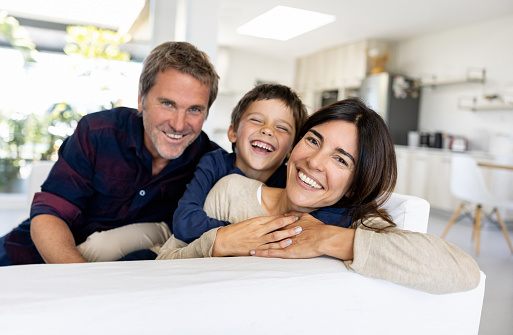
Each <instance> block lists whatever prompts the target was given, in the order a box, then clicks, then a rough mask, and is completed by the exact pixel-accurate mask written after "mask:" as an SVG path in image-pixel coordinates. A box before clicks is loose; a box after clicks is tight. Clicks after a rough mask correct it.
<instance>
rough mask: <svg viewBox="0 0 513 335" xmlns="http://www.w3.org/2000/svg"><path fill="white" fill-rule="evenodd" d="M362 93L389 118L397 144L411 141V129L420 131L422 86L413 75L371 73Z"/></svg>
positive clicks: (389, 124) (370, 105)
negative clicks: (409, 138)
mask: <svg viewBox="0 0 513 335" xmlns="http://www.w3.org/2000/svg"><path fill="white" fill-rule="evenodd" d="M359 97H360V98H361V99H362V100H363V101H364V102H365V103H366V104H367V106H369V107H370V108H372V109H373V110H375V111H376V113H378V114H379V115H381V117H382V118H383V119H384V120H385V122H386V124H387V125H388V130H389V131H390V134H391V135H392V140H393V142H394V144H399V145H407V144H408V132H410V131H417V130H418V122H419V100H420V89H419V86H418V85H417V83H416V82H415V81H414V80H413V79H411V78H407V77H405V76H401V75H395V74H390V73H387V72H383V73H377V74H372V75H368V76H367V77H366V78H365V79H364V80H363V81H362V85H361V86H360V90H359Z"/></svg>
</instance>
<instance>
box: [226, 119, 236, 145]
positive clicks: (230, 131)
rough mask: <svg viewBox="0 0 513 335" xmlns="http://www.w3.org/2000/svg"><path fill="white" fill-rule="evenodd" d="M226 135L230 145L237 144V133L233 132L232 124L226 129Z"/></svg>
mask: <svg viewBox="0 0 513 335" xmlns="http://www.w3.org/2000/svg"><path fill="white" fill-rule="evenodd" d="M227 135H228V140H229V141H230V142H231V143H235V142H237V131H236V130H235V127H234V126H233V124H231V125H230V127H228V132H227Z"/></svg>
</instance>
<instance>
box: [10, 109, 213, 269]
mask: <svg viewBox="0 0 513 335" xmlns="http://www.w3.org/2000/svg"><path fill="white" fill-rule="evenodd" d="M218 148H219V146H218V145H217V144H215V143H214V142H211V141H210V140H209V138H208V136H207V135H206V134H205V133H203V132H202V133H201V134H200V135H199V136H198V138H197V139H196V140H195V141H194V142H193V143H192V144H191V145H189V147H187V149H186V150H185V151H184V153H183V154H182V155H181V156H180V157H178V158H176V159H173V160H171V161H170V162H169V164H168V165H167V166H166V167H165V168H164V169H163V170H162V171H161V172H160V173H159V174H158V175H157V176H155V177H152V157H151V154H150V153H149V151H148V150H147V149H146V147H145V146H144V128H143V123H142V118H141V117H140V116H139V115H137V110H135V109H131V108H124V107H120V108H115V109H113V110H109V111H102V112H97V113H93V114H89V115H86V116H84V117H83V118H82V119H81V120H80V122H79V123H78V126H77V129H76V130H75V133H74V134H73V135H72V136H71V137H69V138H68V139H66V140H65V141H64V143H63V145H62V146H61V148H60V149H59V160H58V161H57V162H56V163H55V165H54V167H53V169H52V171H51V172H50V175H49V177H48V179H47V180H46V181H45V182H44V184H43V185H42V192H40V193H36V195H35V196H34V201H33V203H32V207H31V213H30V218H31V219H32V218H33V217H35V216H37V215H40V214H51V215H55V216H57V217H59V218H61V219H62V220H64V222H66V224H67V225H68V226H69V228H70V230H71V232H72V234H73V237H74V238H75V242H76V244H77V245H78V244H80V243H82V242H83V241H84V240H85V239H86V238H87V237H88V236H89V235H91V234H92V233H94V232H97V231H104V230H109V229H112V228H117V227H121V226H124V225H127V224H131V223H137V222H160V221H165V222H166V223H167V224H168V225H169V227H170V228H171V225H172V218H173V213H174V211H175V209H176V206H177V204H178V200H179V199H180V198H181V196H182V194H183V193H184V191H185V188H186V185H187V184H188V183H189V182H190V181H191V179H192V177H193V175H194V169H195V167H196V165H197V163H198V162H199V160H200V158H201V157H202V156H203V155H204V154H205V153H207V152H209V151H212V150H216V149H218ZM5 248H6V251H7V255H8V256H9V259H10V260H11V263H12V264H31V263H42V262H43V260H42V258H41V256H40V255H39V253H38V252H37V250H36V248H35V246H34V244H33V242H32V240H31V238H30V220H27V221H25V222H23V223H22V224H21V225H20V226H19V227H17V228H15V229H14V230H13V231H12V232H11V233H10V234H9V236H7V237H6V242H5Z"/></svg>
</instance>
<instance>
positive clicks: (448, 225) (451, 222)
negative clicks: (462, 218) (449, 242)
mask: <svg viewBox="0 0 513 335" xmlns="http://www.w3.org/2000/svg"><path fill="white" fill-rule="evenodd" d="M462 208H463V202H462V203H461V204H460V205H459V206H458V208H456V210H455V211H454V214H453V215H452V217H451V219H450V220H449V223H448V224H447V226H445V229H444V232H443V233H442V235H441V238H445V235H447V233H448V232H449V229H451V227H452V224H453V223H454V221H456V219H457V218H458V215H460V212H461V209H462Z"/></svg>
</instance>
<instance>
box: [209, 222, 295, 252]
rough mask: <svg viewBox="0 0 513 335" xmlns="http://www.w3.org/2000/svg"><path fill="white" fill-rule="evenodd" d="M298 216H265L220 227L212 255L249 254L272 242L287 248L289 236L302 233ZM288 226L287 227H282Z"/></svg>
mask: <svg viewBox="0 0 513 335" xmlns="http://www.w3.org/2000/svg"><path fill="white" fill-rule="evenodd" d="M296 221H297V217H296V216H293V215H292V216H263V217H258V218H253V219H249V220H246V221H242V222H239V223H235V224H231V225H228V226H224V227H221V228H219V230H218V231H217V235H216V239H215V241H214V247H213V249H212V256H214V257H222V256H249V255H250V250H255V249H258V248H260V247H261V246H264V245H267V244H270V245H272V246H274V247H276V248H285V247H287V245H289V244H291V243H292V241H291V240H290V239H289V237H292V236H295V235H297V234H299V233H301V228H300V227H298V226H297V225H294V223H295V222H296ZM286 226H288V227H287V228H286V229H281V228H284V227H286Z"/></svg>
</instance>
